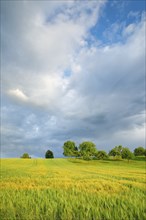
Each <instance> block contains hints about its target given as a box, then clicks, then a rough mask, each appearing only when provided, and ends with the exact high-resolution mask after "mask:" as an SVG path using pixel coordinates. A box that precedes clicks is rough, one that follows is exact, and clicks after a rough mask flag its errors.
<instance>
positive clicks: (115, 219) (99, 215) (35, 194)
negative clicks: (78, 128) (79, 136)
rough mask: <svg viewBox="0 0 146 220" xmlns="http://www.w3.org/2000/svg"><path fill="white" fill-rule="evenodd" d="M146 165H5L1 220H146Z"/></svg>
mask: <svg viewBox="0 0 146 220" xmlns="http://www.w3.org/2000/svg"><path fill="white" fill-rule="evenodd" d="M145 187H146V184H145V162H144V161H130V163H128V162H127V161H108V160H107V161H83V160H81V159H48V160H47V159H31V160H30V159H2V160H1V194H0V201H1V216H0V219H2V220H9V219H10V220H15V219H18V220H26V219H27V220H144V219H146V215H145V211H146V210H145V202H146V199H145V189H146V188H145Z"/></svg>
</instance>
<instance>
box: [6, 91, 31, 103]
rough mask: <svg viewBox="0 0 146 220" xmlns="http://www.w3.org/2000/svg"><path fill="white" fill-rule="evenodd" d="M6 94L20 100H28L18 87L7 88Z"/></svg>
mask: <svg viewBox="0 0 146 220" xmlns="http://www.w3.org/2000/svg"><path fill="white" fill-rule="evenodd" d="M8 94H9V95H10V96H12V97H14V98H17V99H20V100H21V101H27V100H28V97H27V96H26V95H25V94H24V92H22V91H21V90H20V89H14V90H9V91H8Z"/></svg>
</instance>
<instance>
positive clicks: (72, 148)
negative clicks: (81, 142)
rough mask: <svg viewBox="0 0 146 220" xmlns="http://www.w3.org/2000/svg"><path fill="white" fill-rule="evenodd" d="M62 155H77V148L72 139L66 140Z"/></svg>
mask: <svg viewBox="0 0 146 220" xmlns="http://www.w3.org/2000/svg"><path fill="white" fill-rule="evenodd" d="M63 150H64V151H63V155H64V156H67V157H74V156H76V157H77V156H78V148H77V147H76V145H75V143H74V142H73V141H66V142H65V143H64V145H63Z"/></svg>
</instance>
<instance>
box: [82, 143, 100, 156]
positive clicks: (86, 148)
mask: <svg viewBox="0 0 146 220" xmlns="http://www.w3.org/2000/svg"><path fill="white" fill-rule="evenodd" d="M79 150H80V151H79V152H80V155H81V156H82V157H83V159H87V160H88V159H91V158H92V157H93V156H95V154H96V153H97V150H96V145H95V144H94V143H93V142H89V141H85V142H83V143H81V144H80V145H79Z"/></svg>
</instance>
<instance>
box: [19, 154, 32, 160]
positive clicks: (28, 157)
mask: <svg viewBox="0 0 146 220" xmlns="http://www.w3.org/2000/svg"><path fill="white" fill-rule="evenodd" d="M21 158H25V159H31V157H30V156H29V154H28V153H24V154H23V155H22V156H21Z"/></svg>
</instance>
